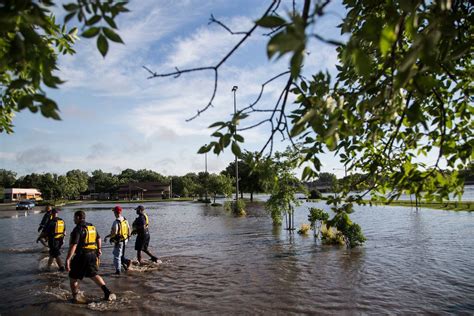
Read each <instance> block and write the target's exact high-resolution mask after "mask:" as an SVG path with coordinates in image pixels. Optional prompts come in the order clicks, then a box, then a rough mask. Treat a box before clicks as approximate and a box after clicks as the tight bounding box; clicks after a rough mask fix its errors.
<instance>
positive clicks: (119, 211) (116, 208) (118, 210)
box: [112, 205, 122, 214]
mask: <svg viewBox="0 0 474 316" xmlns="http://www.w3.org/2000/svg"><path fill="white" fill-rule="evenodd" d="M112 211H114V212H117V213H119V214H120V213H122V208H121V207H120V206H118V205H117V206H116V207H114V208H113V209H112Z"/></svg>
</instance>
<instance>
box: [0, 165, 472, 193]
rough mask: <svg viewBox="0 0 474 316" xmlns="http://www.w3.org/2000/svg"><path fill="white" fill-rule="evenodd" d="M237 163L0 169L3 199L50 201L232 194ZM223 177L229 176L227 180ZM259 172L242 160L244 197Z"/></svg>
mask: <svg viewBox="0 0 474 316" xmlns="http://www.w3.org/2000/svg"><path fill="white" fill-rule="evenodd" d="M234 166H235V164H234V162H231V163H230V164H229V165H228V166H227V167H226V169H224V170H222V171H221V172H220V174H209V173H205V172H199V173H188V174H186V175H184V176H164V175H162V174H160V173H158V172H156V171H153V170H148V169H141V170H133V169H125V170H123V171H122V172H121V173H119V174H112V173H110V172H104V171H102V170H95V171H93V172H92V173H88V172H85V171H81V170H78V169H75V170H70V171H68V172H66V174H64V175H58V174H55V173H41V174H39V173H31V174H28V175H25V176H20V177H17V174H16V172H14V171H11V170H5V169H0V194H1V195H0V199H1V198H2V197H3V192H2V191H3V188H36V189H38V190H40V191H41V193H42V194H43V198H44V199H46V200H55V199H70V200H74V199H78V198H79V197H80V196H81V195H85V194H90V193H99V194H102V195H107V196H110V197H114V196H116V195H117V191H118V188H119V186H120V185H122V184H129V183H134V182H158V183H161V184H172V192H173V195H179V196H182V197H190V196H204V195H205V194H207V193H209V194H212V193H214V194H228V191H229V190H228V186H229V183H228V182H229V181H230V182H231V183H232V185H233V184H234V183H235V172H234ZM473 166H474V164H471V165H470V168H468V169H465V170H463V171H461V173H460V176H461V178H463V179H464V182H465V183H467V184H473V183H474V170H473V169H474V168H473ZM221 176H224V177H226V179H223V178H222V177H221ZM261 177H263V176H261V175H260V174H259V173H258V172H255V171H252V169H251V168H250V166H249V165H247V164H246V163H245V162H243V161H239V189H240V194H241V196H242V195H243V194H244V193H248V194H250V195H251V197H253V194H254V193H265V185H263V184H262V181H261V180H262V179H260V178H261ZM304 185H305V186H306V188H307V189H308V191H311V190H316V189H319V190H321V191H332V190H336V189H337V187H338V186H342V185H348V186H351V187H352V189H353V190H364V189H367V188H369V187H370V186H371V181H370V180H368V179H367V178H366V177H365V176H364V175H362V174H350V175H348V176H346V177H344V178H342V179H337V177H336V175H335V174H332V173H328V172H322V173H320V174H319V176H318V179H316V180H315V181H311V182H305V183H304Z"/></svg>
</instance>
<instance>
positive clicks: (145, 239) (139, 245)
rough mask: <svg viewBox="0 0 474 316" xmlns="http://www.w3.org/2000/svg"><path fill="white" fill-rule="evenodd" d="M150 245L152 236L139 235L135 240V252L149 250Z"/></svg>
mask: <svg viewBox="0 0 474 316" xmlns="http://www.w3.org/2000/svg"><path fill="white" fill-rule="evenodd" d="M149 243H150V234H143V235H137V240H135V250H148V244H149Z"/></svg>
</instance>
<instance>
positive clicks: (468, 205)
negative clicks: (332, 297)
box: [306, 198, 474, 212]
mask: <svg viewBox="0 0 474 316" xmlns="http://www.w3.org/2000/svg"><path fill="white" fill-rule="evenodd" d="M321 200H325V199H324V198H322V199H314V200H312V199H308V200H306V201H307V202H319V201H321ZM364 202H366V203H372V205H391V206H405V207H415V202H414V201H409V200H397V201H392V202H374V201H369V200H364ZM418 207H424V208H432V209H437V210H445V211H464V212H473V211H474V201H461V202H459V201H444V202H419V203H418Z"/></svg>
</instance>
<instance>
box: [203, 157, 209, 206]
mask: <svg viewBox="0 0 474 316" xmlns="http://www.w3.org/2000/svg"><path fill="white" fill-rule="evenodd" d="M204 168H205V170H206V197H205V200H204V201H205V203H207V186H208V184H209V181H208V177H207V153H205V154H204Z"/></svg>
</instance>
